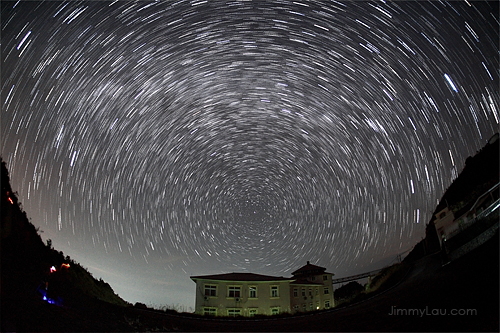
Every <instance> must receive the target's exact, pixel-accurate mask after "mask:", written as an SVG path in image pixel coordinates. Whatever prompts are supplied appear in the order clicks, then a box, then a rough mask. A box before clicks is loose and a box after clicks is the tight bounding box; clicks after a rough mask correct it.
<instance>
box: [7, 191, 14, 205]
mask: <svg viewBox="0 0 500 333" xmlns="http://www.w3.org/2000/svg"><path fill="white" fill-rule="evenodd" d="M7 200H9V202H10V204H11V205H13V204H14V201H12V198H11V197H9V191H7Z"/></svg>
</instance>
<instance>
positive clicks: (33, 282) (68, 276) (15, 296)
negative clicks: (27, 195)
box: [0, 158, 127, 331]
mask: <svg viewBox="0 0 500 333" xmlns="http://www.w3.org/2000/svg"><path fill="white" fill-rule="evenodd" d="M0 162H1V169H2V170H1V173H2V176H1V177H2V178H1V181H2V183H1V186H2V190H1V234H0V235H1V261H0V269H1V289H0V295H1V301H2V331H5V329H6V328H8V327H7V326H5V325H13V327H16V326H17V325H16V323H12V322H10V321H11V320H12V318H8V317H7V315H6V313H8V311H6V309H9V308H10V307H12V306H13V305H15V304H23V303H25V302H26V301H28V300H29V301H33V300H40V301H41V302H43V297H44V296H45V298H46V300H51V301H52V302H54V303H57V304H58V305H64V306H65V307H74V308H78V307H83V306H86V304H88V302H91V301H93V300H100V301H104V302H108V303H112V304H116V305H127V302H125V301H124V300H123V299H121V298H120V297H119V296H117V295H116V294H115V293H114V291H113V289H112V288H111V286H110V285H109V284H107V283H106V282H104V281H102V280H96V279H95V278H94V277H93V276H92V275H91V274H90V273H89V272H88V271H87V270H86V269H85V268H83V267H82V266H81V265H80V264H78V263H76V262H75V261H74V260H72V259H71V258H69V256H66V257H65V256H64V254H63V253H62V252H58V251H56V250H55V249H53V248H52V246H51V242H50V241H48V242H47V244H44V243H43V241H42V239H41V237H40V235H39V234H38V230H37V229H36V228H35V226H34V225H33V224H32V223H30V221H29V220H28V217H27V216H26V213H25V212H24V211H23V210H22V208H21V207H20V203H19V201H18V198H17V195H16V193H15V192H13V191H12V188H11V185H10V180H9V174H8V171H7V167H6V164H5V162H3V161H2V160H1V158H0ZM51 267H53V269H52V270H53V272H51ZM54 270H55V271H54ZM9 322H10V323H9Z"/></svg>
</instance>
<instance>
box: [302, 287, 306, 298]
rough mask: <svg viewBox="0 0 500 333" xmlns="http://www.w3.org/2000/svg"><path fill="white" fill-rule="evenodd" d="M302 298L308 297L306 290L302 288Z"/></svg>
mask: <svg viewBox="0 0 500 333" xmlns="http://www.w3.org/2000/svg"><path fill="white" fill-rule="evenodd" d="M302 296H304V297H305V296H306V288H302Z"/></svg>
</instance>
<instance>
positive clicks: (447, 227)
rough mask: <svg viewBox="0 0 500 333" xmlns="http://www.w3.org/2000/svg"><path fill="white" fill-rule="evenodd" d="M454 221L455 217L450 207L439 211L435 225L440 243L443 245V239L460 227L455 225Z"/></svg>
mask: <svg viewBox="0 0 500 333" xmlns="http://www.w3.org/2000/svg"><path fill="white" fill-rule="evenodd" d="M454 220H455V216H454V215H453V212H452V211H451V210H450V209H449V208H448V207H445V208H444V209H443V210H441V211H439V212H438V213H437V214H436V220H435V221H434V225H435V226H436V231H437V234H438V238H439V243H440V244H441V245H442V242H443V239H445V238H446V236H447V235H448V234H449V233H450V232H452V231H453V228H454V227H458V225H453V221H454Z"/></svg>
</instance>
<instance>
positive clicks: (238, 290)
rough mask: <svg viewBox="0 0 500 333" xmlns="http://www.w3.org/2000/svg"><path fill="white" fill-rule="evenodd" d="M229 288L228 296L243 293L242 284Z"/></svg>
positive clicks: (238, 295)
mask: <svg viewBox="0 0 500 333" xmlns="http://www.w3.org/2000/svg"><path fill="white" fill-rule="evenodd" d="M227 290H228V293H227V297H240V295H241V287H240V286H229V287H228V288H227Z"/></svg>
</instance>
